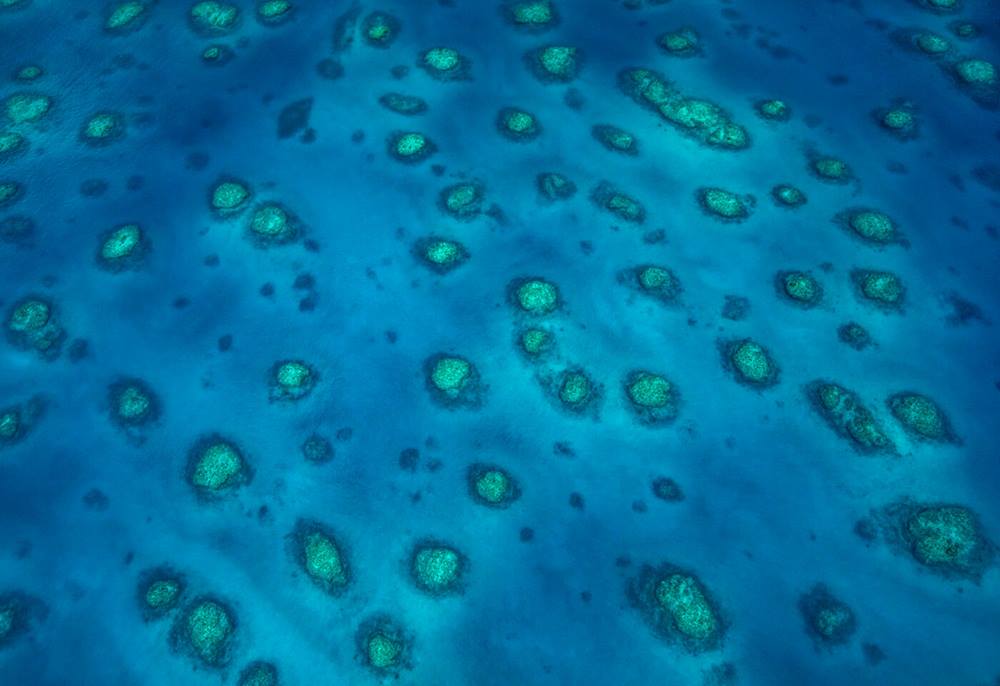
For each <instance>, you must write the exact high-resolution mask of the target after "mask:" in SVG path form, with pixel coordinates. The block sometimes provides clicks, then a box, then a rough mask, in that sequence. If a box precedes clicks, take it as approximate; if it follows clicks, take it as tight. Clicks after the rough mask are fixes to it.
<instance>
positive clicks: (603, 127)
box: [590, 124, 639, 157]
mask: <svg viewBox="0 0 1000 686" xmlns="http://www.w3.org/2000/svg"><path fill="white" fill-rule="evenodd" d="M590 133H591V135H592V136H593V137H594V139H595V140H597V142H598V143H600V144H601V145H603V146H604V147H605V148H607V149H608V150H611V151H612V152H620V153H623V154H625V155H631V156H633V157H634V156H635V155H638V154H639V141H638V140H636V138H635V136H633V135H632V134H631V133H629V132H628V131H625V130H624V129H620V128H618V127H617V126H612V125H611V124H597V125H595V126H594V127H593V128H591V130H590Z"/></svg>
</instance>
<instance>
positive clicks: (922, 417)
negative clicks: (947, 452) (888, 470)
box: [886, 391, 958, 443]
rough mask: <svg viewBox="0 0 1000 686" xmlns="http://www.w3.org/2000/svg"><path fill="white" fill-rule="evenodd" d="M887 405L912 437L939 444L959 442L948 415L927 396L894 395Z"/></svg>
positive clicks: (913, 394)
mask: <svg viewBox="0 0 1000 686" xmlns="http://www.w3.org/2000/svg"><path fill="white" fill-rule="evenodd" d="M886 405H888V407H889V411H890V412H892V416H893V417H895V418H896V420H897V421H898V422H899V423H900V424H901V425H902V426H903V428H905V429H906V430H907V431H908V432H909V433H910V434H911V435H913V436H916V437H917V438H919V439H921V440H926V441H933V442H938V443H954V442H957V441H958V437H957V436H956V435H955V432H954V431H953V430H952V428H951V421H950V420H949V419H948V415H946V414H945V413H944V410H942V409H941V408H940V407H939V406H938V404H937V403H936V402H934V401H933V400H932V399H931V398H929V397H927V396H926V395H923V394H921V393H915V392H913V391H903V392H900V393H894V394H892V395H891V396H889V398H888V400H886Z"/></svg>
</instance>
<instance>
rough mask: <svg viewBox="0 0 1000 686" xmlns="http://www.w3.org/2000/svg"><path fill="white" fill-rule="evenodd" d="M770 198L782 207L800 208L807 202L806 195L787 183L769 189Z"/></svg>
mask: <svg viewBox="0 0 1000 686" xmlns="http://www.w3.org/2000/svg"><path fill="white" fill-rule="evenodd" d="M771 197H772V198H774V201H775V202H776V203H778V205H780V206H782V207H791V208H794V207H800V206H802V205H805V204H806V202H807V201H808V198H806V194H805V193H803V192H802V191H801V190H800V189H799V188H797V187H795V186H792V185H790V184H787V183H782V184H778V185H777V186H775V187H774V188H772V189H771Z"/></svg>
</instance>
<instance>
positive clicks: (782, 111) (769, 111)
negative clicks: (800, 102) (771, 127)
mask: <svg viewBox="0 0 1000 686" xmlns="http://www.w3.org/2000/svg"><path fill="white" fill-rule="evenodd" d="M754 109H756V110H757V114H758V115H759V116H760V117H761V118H763V119H769V120H771V121H788V119H789V118H790V117H791V116H792V110H791V108H790V107H789V106H788V103H786V102H785V101H784V100H760V101H758V102H757V103H755V104H754Z"/></svg>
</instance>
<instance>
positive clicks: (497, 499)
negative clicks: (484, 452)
mask: <svg viewBox="0 0 1000 686" xmlns="http://www.w3.org/2000/svg"><path fill="white" fill-rule="evenodd" d="M465 481H466V484H467V486H468V489H469V495H470V496H472V499H473V500H475V501H476V502H477V503H479V504H480V505H486V506H487V507H493V508H497V509H504V508H507V507H510V505H511V504H512V503H514V502H515V501H516V500H517V499H518V498H520V497H521V486H520V484H519V483H518V481H517V479H515V478H514V477H513V476H512V475H511V474H510V472H508V471H507V470H506V469H504V468H502V467H498V466H496V465H492V464H483V463H478V462H477V463H475V464H473V465H470V466H469V469H468V471H467V472H466V476H465Z"/></svg>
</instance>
